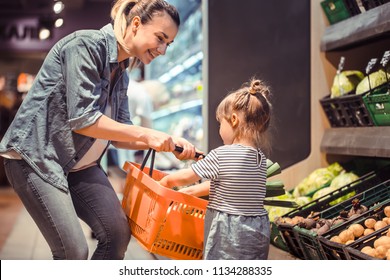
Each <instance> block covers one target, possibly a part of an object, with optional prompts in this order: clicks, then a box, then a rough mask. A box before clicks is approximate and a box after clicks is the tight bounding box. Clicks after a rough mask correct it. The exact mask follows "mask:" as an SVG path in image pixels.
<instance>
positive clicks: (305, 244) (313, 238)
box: [293, 180, 390, 260]
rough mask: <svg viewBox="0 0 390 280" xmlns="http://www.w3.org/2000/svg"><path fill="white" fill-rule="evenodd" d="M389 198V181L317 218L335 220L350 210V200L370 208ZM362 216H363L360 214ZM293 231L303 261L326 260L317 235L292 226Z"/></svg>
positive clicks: (339, 225) (343, 225) (323, 212)
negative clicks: (299, 246) (358, 201)
mask: <svg viewBox="0 0 390 280" xmlns="http://www.w3.org/2000/svg"><path fill="white" fill-rule="evenodd" d="M389 197H390V180H387V181H385V182H383V183H380V184H378V185H376V186H374V187H372V188H369V189H367V190H365V191H363V192H361V193H358V194H356V195H355V196H353V197H351V198H349V199H348V200H345V201H343V202H341V203H339V204H336V205H334V206H332V207H330V208H328V209H326V210H324V211H322V212H320V215H319V217H320V218H324V219H331V218H335V217H337V216H338V215H339V213H340V212H341V211H342V210H346V211H348V210H349V209H350V208H351V205H352V200H353V199H355V198H358V199H359V200H360V202H361V203H362V204H363V205H365V206H367V207H369V208H370V207H372V206H374V205H375V204H377V203H381V202H384V201H386V200H387V199H388V198H389ZM362 215H364V214H362ZM362 215H360V216H358V217H356V218H355V219H354V220H356V219H358V218H360V217H362ZM346 223H347V222H343V223H341V224H338V225H336V226H335V228H336V227H337V228H342V227H345V224H346ZM293 230H294V231H295V233H296V236H297V239H298V241H299V244H300V245H301V246H302V247H301V248H302V251H303V254H304V257H305V259H307V260H323V259H326V254H325V253H324V251H323V249H322V246H321V244H320V242H319V240H318V238H317V237H318V235H317V233H315V232H312V231H310V230H307V229H304V228H300V227H298V226H294V228H293Z"/></svg>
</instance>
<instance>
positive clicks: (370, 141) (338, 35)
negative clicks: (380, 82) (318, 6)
mask: <svg viewBox="0 0 390 280" xmlns="http://www.w3.org/2000/svg"><path fill="white" fill-rule="evenodd" d="M389 37H390V3H387V4H384V5H382V6H379V7H376V8H374V9H372V10H369V11H367V12H365V13H362V14H359V15H357V16H354V17H352V18H349V19H347V20H344V21H341V22H339V23H336V24H334V25H331V26H328V27H327V28H326V30H325V33H324V36H323V37H322V40H321V46H320V50H321V51H322V52H333V51H339V50H346V49H347V50H351V49H353V48H355V47H357V46H359V48H360V47H361V46H363V47H364V46H365V45H366V44H368V43H370V42H372V41H376V42H381V40H383V41H384V42H386V40H388V39H389ZM386 50H389V45H387V44H386V43H385V44H383V52H384V51H386ZM389 118H390V116H389ZM389 143H390V127H386V126H374V127H345V128H343V127H337V128H329V129H326V130H325V132H324V135H323V138H322V140H321V146H320V150H321V152H324V153H327V154H337V155H351V156H367V157H384V158H390V144H389Z"/></svg>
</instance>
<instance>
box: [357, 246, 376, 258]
mask: <svg viewBox="0 0 390 280" xmlns="http://www.w3.org/2000/svg"><path fill="white" fill-rule="evenodd" d="M360 252H362V253H364V254H366V255H369V256H371V257H375V249H374V248H372V247H370V246H365V247H363V248H362V249H361V250H360Z"/></svg>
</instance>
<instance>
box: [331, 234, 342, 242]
mask: <svg viewBox="0 0 390 280" xmlns="http://www.w3.org/2000/svg"><path fill="white" fill-rule="evenodd" d="M330 241H333V242H336V243H343V242H341V239H340V237H338V236H337V235H335V236H333V237H332V238H331V239H330Z"/></svg>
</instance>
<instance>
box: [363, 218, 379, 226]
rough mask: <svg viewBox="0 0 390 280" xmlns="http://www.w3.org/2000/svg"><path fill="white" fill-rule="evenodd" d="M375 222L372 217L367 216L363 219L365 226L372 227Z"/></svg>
mask: <svg viewBox="0 0 390 280" xmlns="http://www.w3.org/2000/svg"><path fill="white" fill-rule="evenodd" d="M375 223H376V220H375V219H373V218H368V219H366V220H365V221H364V225H365V226H366V228H374V226H375Z"/></svg>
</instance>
